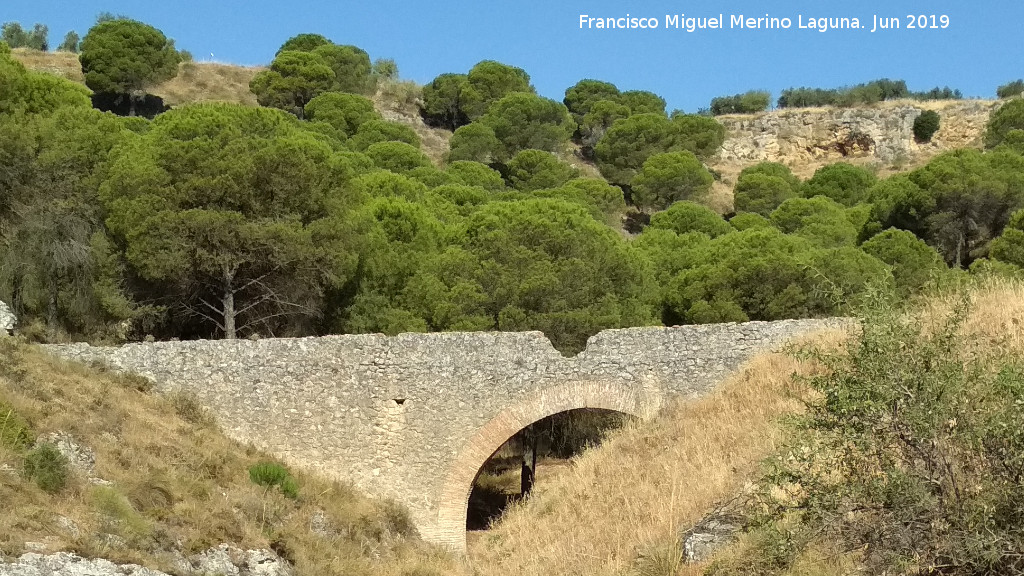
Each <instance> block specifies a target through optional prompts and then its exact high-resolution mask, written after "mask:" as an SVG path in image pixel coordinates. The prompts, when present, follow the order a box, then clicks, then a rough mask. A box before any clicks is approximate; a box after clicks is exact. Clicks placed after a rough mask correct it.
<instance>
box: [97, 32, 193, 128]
mask: <svg viewBox="0 0 1024 576" xmlns="http://www.w3.org/2000/svg"><path fill="white" fill-rule="evenodd" d="M79 60H80V61H81V63H82V73H83V74H84V75H85V84H86V86H88V87H89V88H91V89H92V90H94V91H95V92H100V93H117V94H128V95H129V96H130V98H131V102H132V106H131V111H132V114H131V115H133V116H134V115H135V114H134V113H135V103H136V102H137V101H138V100H139V99H140V96H141V94H140V93H141V92H144V91H145V90H146V88H148V87H150V86H152V85H154V84H157V83H160V82H163V81H166V80H169V79H171V78H174V77H175V76H177V75H178V63H179V62H180V61H181V58H180V56H179V55H178V51H177V50H175V48H174V42H173V41H171V40H168V39H167V37H166V36H164V34H163V32H161V31H160V30H157V29H156V28H154V27H152V26H150V25H148V24H143V23H142V22H137V21H135V20H128V19H125V18H116V19H113V20H107V21H103V22H99V23H97V24H96V25H95V26H93V27H92V28H91V29H90V30H89V32H88V33H87V34H86V35H85V38H84V39H83V40H82V46H81V55H80V56H79Z"/></svg>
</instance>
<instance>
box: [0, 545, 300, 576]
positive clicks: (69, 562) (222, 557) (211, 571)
mask: <svg viewBox="0 0 1024 576" xmlns="http://www.w3.org/2000/svg"><path fill="white" fill-rule="evenodd" d="M177 571H178V572H179V573H181V574H193V575H195V576H292V575H293V572H294V571H293V570H292V567H291V565H290V564H288V562H286V561H284V560H282V559H281V558H280V557H278V556H277V554H275V553H273V552H271V551H270V550H241V549H239V548H234V547H231V546H228V545H226V544H222V545H220V546H219V547H217V548H211V549H210V550H207V551H206V552H204V553H202V554H199V555H198V556H195V557H193V558H192V559H191V560H184V559H182V562H181V566H179V567H178V568H177ZM0 576H170V575H169V574H167V573H166V572H161V571H159V570H150V569H149V568H144V567H142V566H138V565H136V564H122V565H118V564H114V563H113V562H110V561H109V560H103V559H88V558H82V557H81V556H78V555H75V554H71V553H69V552H58V553H56V554H49V555H44V554H36V553H28V554H22V555H21V556H20V557H19V558H17V559H16V560H13V561H10V562H3V561H2V560H0Z"/></svg>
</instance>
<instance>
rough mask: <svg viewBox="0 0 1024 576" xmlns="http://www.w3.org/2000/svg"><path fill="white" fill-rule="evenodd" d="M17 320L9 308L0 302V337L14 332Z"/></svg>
mask: <svg viewBox="0 0 1024 576" xmlns="http://www.w3.org/2000/svg"><path fill="white" fill-rule="evenodd" d="M17 324H18V318H17V317H16V316H15V315H14V312H11V308H10V306H8V305H7V304H5V303H3V302H2V301H0V335H3V334H10V333H12V332H14V327H15V326H16V325H17Z"/></svg>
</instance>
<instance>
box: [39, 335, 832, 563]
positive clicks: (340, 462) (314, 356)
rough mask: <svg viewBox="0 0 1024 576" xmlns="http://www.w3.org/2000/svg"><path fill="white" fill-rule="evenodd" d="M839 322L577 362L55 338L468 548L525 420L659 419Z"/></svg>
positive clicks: (326, 341)
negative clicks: (188, 397) (676, 402)
mask: <svg viewBox="0 0 1024 576" xmlns="http://www.w3.org/2000/svg"><path fill="white" fill-rule="evenodd" d="M835 322H836V321H829V320H789V321H782V322H751V323H746V324H721V325H705V326H682V327H673V328H629V329H622V330H607V331H604V332H601V333H600V334H597V335H595V336H593V337H592V338H591V339H590V341H589V343H588V346H587V349H586V350H585V351H583V352H582V353H580V354H579V355H578V356H576V357H575V358H565V357H563V356H561V355H560V354H559V353H558V352H557V351H556V350H555V349H554V348H552V346H551V344H550V343H549V342H548V340H547V338H545V337H544V335H543V334H541V333H539V332H523V333H501V332H491V333H445V334H403V335H400V336H396V337H386V336H383V335H351V336H326V337H321V338H301V339H269V340H258V341H249V340H237V341H187V342H154V343H140V344H129V345H126V346H121V347H92V346H89V345H85V344H72V345H59V346H49V347H48V349H49V350H50V351H51V352H52V353H53V354H55V355H57V356H60V357H63V358H66V359H70V360H77V361H83V362H92V361H99V362H103V363H106V364H107V365H109V366H110V367H111V368H114V369H116V370H123V371H130V372H134V373H137V374H140V375H142V376H146V377H148V378H150V379H151V380H153V381H154V382H155V384H156V385H157V387H158V388H159V389H162V390H164V391H169V390H188V391H191V392H192V393H194V394H195V395H196V396H197V397H198V399H199V400H200V401H201V402H202V403H203V404H204V405H205V406H207V407H208V408H210V409H211V410H212V411H213V413H214V414H215V415H216V417H217V419H218V422H219V423H220V425H221V427H222V428H223V429H224V431H225V432H226V433H227V434H228V435H229V436H231V437H233V438H235V439H237V440H239V441H242V442H251V443H252V444H254V445H256V446H259V447H260V448H263V449H266V450H268V451H270V452H271V453H273V454H276V455H277V456H279V457H281V458H283V459H284V460H285V461H287V462H290V463H291V464H294V465H298V466H302V467H305V468H308V469H313V470H317V471H319V472H321V473H323V474H326V475H327V476H330V477H334V478H338V479H342V480H346V481H350V482H352V483H354V484H355V485H356V486H358V487H360V488H362V489H364V490H366V491H368V492H370V493H372V494H375V495H379V496H385V497H391V498H394V499H396V500H398V501H399V502H402V503H403V504H405V505H406V506H408V508H409V509H410V512H411V514H412V517H413V519H414V521H415V522H416V524H417V526H418V527H419V529H420V532H421V534H423V536H424V537H425V538H427V539H429V540H432V541H436V542H442V543H445V544H448V545H450V546H452V547H454V548H457V549H458V548H463V547H464V545H465V534H464V529H465V517H466V516H465V515H466V499H467V498H468V496H469V490H470V489H471V486H472V482H473V480H474V478H475V476H476V473H477V471H478V470H479V468H480V466H481V465H482V464H483V462H484V461H485V460H486V459H487V458H488V457H489V456H490V454H491V453H493V451H494V450H496V449H497V448H498V447H499V446H500V445H501V444H502V443H503V442H505V440H507V439H508V438H509V437H510V436H511V435H513V434H514V433H515V432H517V431H518V430H520V429H521V428H523V427H525V426H527V425H529V424H531V423H532V422H534V421H536V420H539V419H541V418H544V417H546V416H549V415H551V414H555V413H558V412H561V411H564V410H568V409H575V408H584V407H601V408H609V409H615V410H619V411H622V412H626V413H630V414H634V415H637V416H640V417H647V416H650V415H652V414H653V413H654V412H656V411H657V410H658V409H659V408H660V407H661V406H662V405H663V403H664V401H665V400H666V398H667V397H669V396H671V395H682V396H687V397H696V396H700V395H702V394H705V393H706V392H708V391H709V390H711V389H712V388H713V387H714V386H715V385H716V384H717V383H719V382H720V381H721V380H722V379H723V378H724V377H725V376H727V375H728V374H729V373H730V372H732V371H733V370H735V369H736V368H737V367H738V366H739V365H740V364H741V363H743V362H744V361H745V360H747V359H748V358H750V357H751V356H752V355H754V354H755V353H757V352H758V351H762V350H765V349H767V348H770V347H774V346H777V345H779V344H781V343H782V342H784V341H786V340H788V339H790V338H792V337H794V336H796V335H799V334H803V333H807V332H810V331H816V330H818V329H822V328H825V327H827V326H830V325H834V324H835Z"/></svg>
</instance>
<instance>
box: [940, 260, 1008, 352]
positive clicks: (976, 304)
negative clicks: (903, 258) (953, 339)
mask: <svg viewBox="0 0 1024 576" xmlns="http://www.w3.org/2000/svg"><path fill="white" fill-rule="evenodd" d="M962 304H966V305H967V316H966V317H965V318H964V323H963V326H962V327H961V331H962V333H963V341H964V342H965V343H966V344H967V345H968V346H969V347H970V348H971V349H974V350H976V351H978V352H979V353H985V354H991V353H1012V354H1016V353H1024V282H1022V281H1020V280H1015V279H1008V278H1002V277H997V276H993V277H988V278H984V279H981V280H978V281H975V282H973V283H972V285H970V286H967V287H964V286H957V287H953V288H952V289H949V290H946V291H943V292H940V293H939V294H938V295H935V296H933V297H931V298H928V299H927V300H925V301H924V302H923V304H922V307H921V317H922V318H923V319H924V320H925V322H926V323H927V322H933V321H936V320H939V319H944V318H947V317H949V313H950V312H951V311H952V310H953V308H954V307H956V306H958V305H962Z"/></svg>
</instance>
